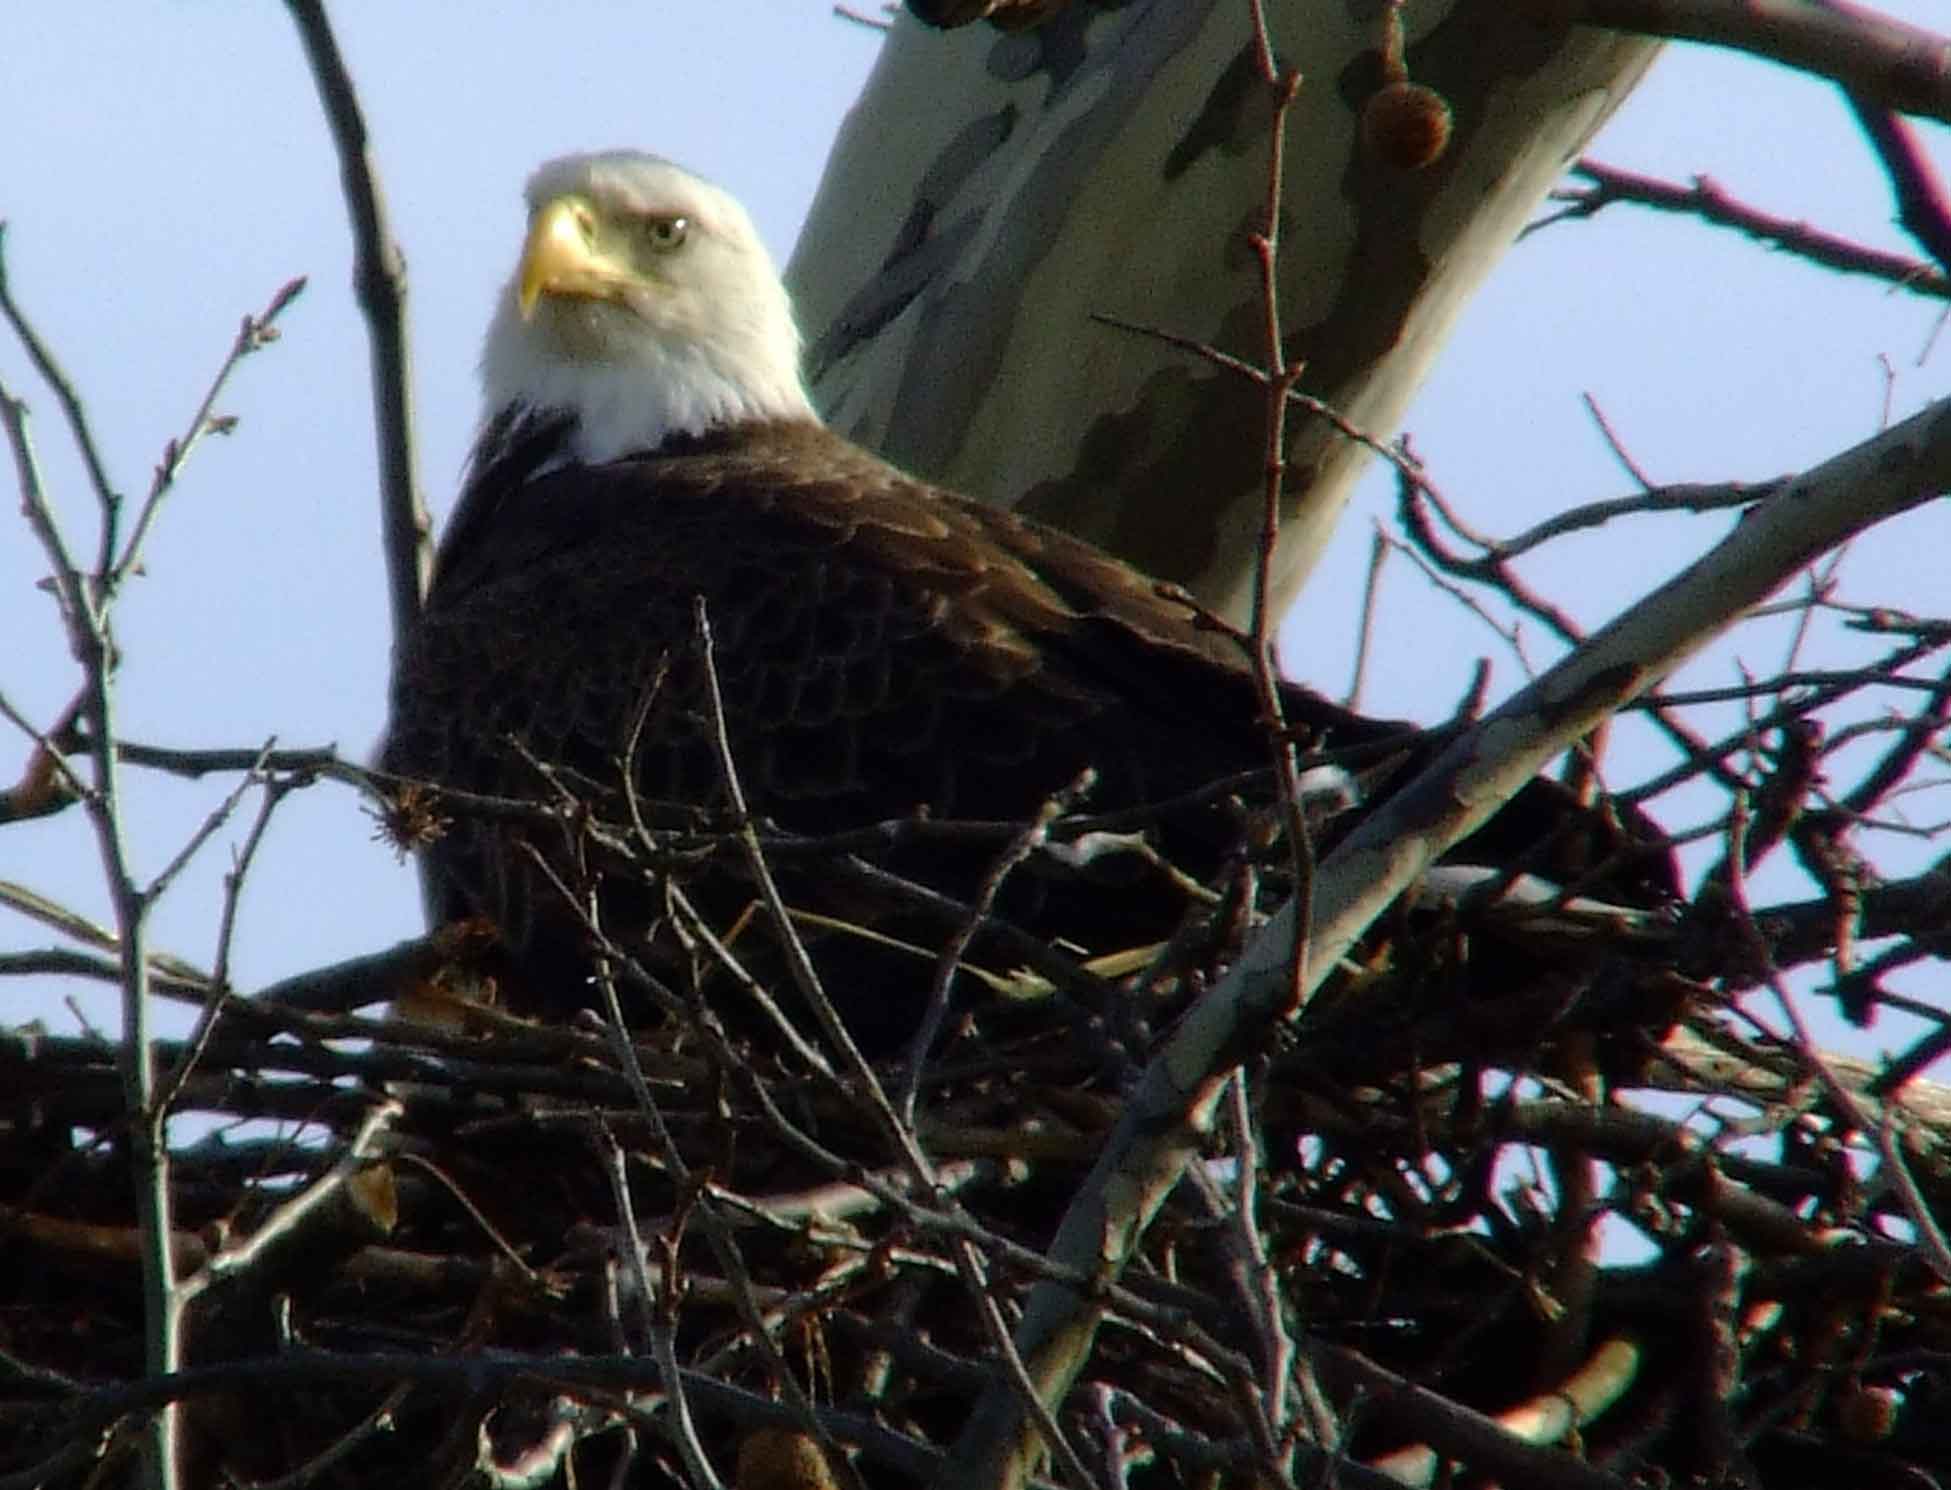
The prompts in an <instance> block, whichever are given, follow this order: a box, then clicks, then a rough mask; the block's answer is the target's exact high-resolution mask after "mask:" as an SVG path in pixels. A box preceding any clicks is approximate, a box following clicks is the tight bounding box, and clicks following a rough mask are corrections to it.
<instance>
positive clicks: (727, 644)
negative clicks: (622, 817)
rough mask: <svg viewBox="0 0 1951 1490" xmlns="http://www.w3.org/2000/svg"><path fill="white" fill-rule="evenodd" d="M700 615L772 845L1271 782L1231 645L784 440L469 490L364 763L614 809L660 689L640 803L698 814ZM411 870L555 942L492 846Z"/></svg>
mask: <svg viewBox="0 0 1951 1490" xmlns="http://www.w3.org/2000/svg"><path fill="white" fill-rule="evenodd" d="M695 597H702V598H703V601H704V604H705V608H706V611H707V613H708V615H709V618H710V622H711V626H712V630H713V632H714V640H715V654H714V657H715V662H714V666H715V671H716V675H717V678H718V682H719V686H720V688H721V691H722V695H723V707H724V721H725V726H726V729H727V732H728V734H729V737H730V742H731V748H732V754H733V757H734V759H735V760H736V763H737V766H738V770H739V773H740V778H741V781H742V784H743V786H744V789H745V792H746V794H747V799H748V804H749V805H750V807H751V808H752V810H753V811H754V812H756V813H758V814H759V815H761V816H762V817H767V818H770V819H772V820H774V821H776V822H777V823H778V824H779V825H780V826H782V827H783V828H786V829H788V830H791V831H796V832H802V833H822V832H828V831H833V830H838V829H843V828H851V827H859V826H861V825H864V824H867V823H871V822H875V821H880V820H884V819H888V818H895V817H901V816H904V815H906V814H909V813H912V812H915V811H917V810H925V811H927V812H928V813H929V814H931V815H932V816H935V817H937V818H965V819H985V820H1022V819H1025V818H1027V817H1029V816H1030V815H1031V814H1033V813H1034V812H1035V811H1036V809H1037V808H1038V807H1039V806H1040V804H1041V803H1042V802H1043V801H1044V800H1046V799H1047V798H1048V797H1049V796H1050V795H1051V794H1052V793H1053V792H1055V791H1057V790H1059V789H1061V788H1062V787H1064V786H1066V785H1068V784H1069V783H1070V782H1071V781H1072V780H1073V779H1075V778H1076V777H1077V776H1078V774H1079V773H1080V772H1082V771H1083V770H1084V769H1085V768H1086V767H1090V768H1093V769H1094V770H1095V771H1096V772H1097V773H1098V780H1099V784H1098V786H1097V788H1096V790H1095V792H1094V794H1093V796H1092V798H1091V803H1090V805H1091V806H1092V808H1093V809H1096V810H1109V809H1114V808H1121V807H1125V806H1130V805H1135V804H1140V803H1145V802H1150V801H1157V800H1161V799H1166V798H1171V797H1174V796H1177V795H1180V794H1183V793H1186V792H1189V791H1192V790H1194V789H1196V788H1198V787H1200V786H1202V785H1204V784H1206V783H1208V782H1210V781H1212V780H1214V779H1215V778H1218V777H1220V776H1223V775H1226V774H1229V773H1233V772H1238V771H1242V770H1248V769H1252V768H1253V767H1256V766H1258V765H1260V764H1263V763H1264V762H1265V760H1266V758H1267V756H1266V746H1265V742H1264V734H1263V732H1262V730H1261V728H1260V726H1259V724H1258V723H1257V719H1256V715H1257V708H1256V702H1255V695H1254V690H1253V687H1252V682H1251V678H1250V675H1249V673H1248V671H1247V668H1246V666H1245V662H1244V658H1243V656H1242V655H1241V652H1240V649H1239V647H1238V645H1237V643H1236V642H1235V641H1234V640H1233V639H1231V638H1229V637H1226V636H1223V635H1219V634H1216V633H1214V632H1212V631H1210V630H1207V629H1204V628H1201V627H1199V626H1197V625H1195V624H1194V622H1193V620H1192V618H1191V617H1190V615H1189V614H1188V612H1187V611H1186V610H1185V608H1184V607H1182V606H1179V605H1176V604H1174V603H1172V602H1169V601H1167V600H1164V599H1161V598H1160V597H1159V596H1158V595H1157V594H1156V593H1155V592H1154V589H1153V586H1152V584H1151V582H1150V581H1149V580H1147V579H1146V578H1145V577H1144V576H1142V575H1140V574H1138V573H1137V572H1136V571H1133V570H1131V569H1130V568H1128V567H1126V566H1124V565H1122V564H1119V563H1117V562H1115V561H1113V560H1111V559H1109V558H1107V557H1106V556H1104V555H1103V554H1102V553H1100V552H1099V551H1098V550H1096V549H1093V548H1091V547H1090V546H1088V545H1086V544H1083V543H1080V542H1077V541H1076V540H1073V539H1070V538H1067V537H1065V536H1063V535H1061V534H1057V533H1055V532H1052V531H1050V530H1048V529H1044V528H1041V527H1038V526H1035V525H1032V524H1029V523H1025V522H1023V521H1022V520H1020V519H1017V518H1015V517H1012V516H1010V515H1009V514H1007V513H1003V512H1000V511H997V510H995V509H993V508H990V507H987V506H984V505H981V504H978V503H974V502H970V501H967V500H965V499H962V498H958V497H955V496H953V495H950V494H947V493H942V492H938V491H935V490H932V489H930V488H927V487H925V486H922V485H920V484H918V483H916V482H913V481H911V480H909V479H908V478H906V477H904V476H902V475H901V474H900V473H899V472H897V471H895V470H894V469H893V468H891V467H889V466H887V465H885V464H883V463H881V462H880V461H878V460H875V459H874V458H873V457H871V456H869V455H867V454H865V453H864V452H862V451H860V450H858V448H857V447H854V446H852V445H850V444H848V443H847V442H845V441H843V440H840V439H839V438H837V437H835V436H833V435H831V434H829V433H827V432H826V431H824V430H822V429H819V428H818V427H816V426H812V425H783V426H757V427H747V428H744V429H741V430H735V431H732V432H729V433H727V434H725V435H721V436H715V437H712V438H711V439H710V440H709V441H700V442H696V443H695V444H694V445H693V447H692V448H690V449H689V450H687V451H686V452H685V453H681V454H675V455H673V454H660V455H658V456H654V457H645V458H641V459H633V460H626V461H621V462H618V463H615V464H613V465H609V466H604V467H597V468H586V467H577V466H571V467H566V468H563V469H560V470H557V471H555V472H552V473H549V474H543V475H539V476H535V477H532V478H528V479H523V473H522V472H521V470H520V468H519V465H517V466H516V468H515V469H513V470H511V471H508V472H505V473H501V474H499V475H498V473H497V471H496V470H494V469H493V468H490V469H489V470H487V471H484V472H482V473H480V474H479V475H478V476H477V477H476V479H475V481H474V482H473V483H472V484H471V486H470V488H469V491H468V493H467V494H466V496H465V497H464V500H463V510H462V511H461V512H460V513H458V514H457V516H456V519H455V522H454V524H453V526H452V528H451V529H450V537H449V539H448V541H447V543H446V545H445V546H444V548H443V551H442V554H441V558H440V563H439V565H438V572H437V575H436V579H435V583H434V587H433V591H432V594H431V596H430V598H429V603H428V606H427V608H426V612H425V614H424V617H423V619H422V621H421V623H420V625H419V627H418V629H417V630H416V632H415V633H414V634H413V635H412V636H411V637H410V638H409V639H408V640H407V642H406V643H405V645H404V647H403V649H402V651H401V653H400V655H399V657H398V658H397V662H396V669H395V685H394V699H393V722H392V727H391V731H390V735H389V738H388V740H387V743H386V746H385V750H384V755H383V760H382V764H383V765H384V767H385V768H386V769H388V770H391V771H395V772H398V773H400V774H402V775H406V776H412V777H417V778H422V779H426V780H430V781H433V782H435V783H438V784H441V785H446V786H450V787H457V788H462V789H466V790H470V791H475V792H484V793H489V794H494V795H500V796H528V797H540V796H543V795H545V792H544V791H543V790H542V786H541V783H540V781H539V780H538V778H537V775H536V773H535V770H534V768H533V766H532V765H531V764H530V763H529V762H528V761H526V760H525V759H524V758H523V756H522V753H521V752H520V751H518V750H517V749H516V748H515V747H514V746H513V745H512V744H511V743H510V742H511V741H514V740H518V741H520V742H521V744H522V745H523V746H524V747H525V748H526V750H527V751H528V752H530V753H532V754H533V756H535V757H536V758H538V759H540V760H544V761H547V762H550V763H551V764H552V765H554V766H557V767H561V768H565V769H566V770H568V771H570V772H573V773H577V775H579V776H580V777H582V778H585V779H587V780H590V781H592V782H595V783H598V784H602V785H614V784H615V783H616V782H617V780H618V767H617V762H618V761H619V760H620V758H621V756H622V753H623V750H624V747H625V743H626V734H627V733H628V731H629V729H630V727H631V724H632V722H633V720H635V719H636V718H637V717H638V715H639V713H640V709H641V706H642V705H643V703H644V701H645V699H646V695H647V692H648V690H649V689H650V687H651V684H652V680H653V679H654V678H656V677H657V676H658V675H659V673H660V670H661V671H663V672H664V681H663V683H662V685H661V687H660V688H659V690H658V692H657V696H656V697H655V699H654V700H652V701H651V706H650V709H649V712H648V714H647V715H645V716H644V725H643V729H642V733H641V736H640V738H639V739H638V741H637V745H636V753H635V757H634V759H635V764H636V778H635V782H636V788H637V791H638V793H639V795H640V796H641V797H642V798H644V799H645V800H648V801H657V802H675V803H689V804H698V805H709V804H712V803H715V802H717V801H719V800H720V769H719V765H718V762H717V759H716V756H715V754H714V751H713V749H712V748H711V744H710V740H709V734H708V731H709V726H710V716H709V710H708V708H707V706H706V702H705V698H704V694H703V691H702V688H703V681H704V680H703V676H702V672H701V669H700V668H699V666H698V662H697V655H696V649H695V646H694V640H695V638H694V632H695V626H694V619H693V616H694V598H695ZM1287 704H1288V710H1289V717H1290V721H1291V722H1293V723H1295V724H1298V725H1301V726H1304V727H1305V728H1306V729H1308V730H1309V731H1310V733H1311V735H1312V736H1314V737H1315V738H1317V739H1321V740H1325V741H1326V742H1327V743H1328V744H1330V745H1336V746H1348V745H1364V744H1375V743H1378V742H1383V741H1388V740H1391V739H1403V740H1405V741H1406V740H1408V739H1411V738H1413V736H1414V732H1413V731H1412V730H1410V729H1409V728H1408V727H1407V726H1403V725H1397V724H1388V723H1377V722H1374V721H1370V720H1365V719H1362V718H1360V717H1359V716H1357V715H1354V714H1352V713H1350V712H1349V711H1347V710H1345V709H1342V708H1340V707H1338V706H1336V705H1334V704H1331V703H1329V702H1328V701H1326V700H1323V699H1321V698H1319V697H1317V696H1315V695H1313V694H1310V693H1307V692H1305V691H1303V690H1299V689H1293V690H1290V691H1289V694H1288V699H1287ZM1540 790H1541V791H1546V792H1549V789H1548V788H1546V787H1542V786H1541V787H1540ZM1565 809H1566V803H1565V801H1564V800H1562V798H1561V797H1551V798H1550V800H1549V802H1548V803H1545V804H1542V805H1539V804H1534V806H1533V808H1532V809H1531V811H1532V812H1534V813H1535V814H1538V815H1540V816H1542V817H1543V818H1544V819H1546V820H1544V821H1542V822H1540V823H1539V824H1536V825H1527V826H1526V827H1525V833H1526V834H1527V835H1528V836H1529V837H1531V838H1533V839H1536V838H1539V837H1542V836H1545V835H1546V834H1548V832H1549V830H1550V827H1551V821H1550V820H1551V819H1555V818H1556V817H1557V816H1558V815H1560V814H1561V813H1562V812H1563V811H1564V810H1565ZM433 852H434V853H435V855H436V859H437V869H438V870H439V871H440V872H441V873H442V874H444V876H445V878H446V879H447V881H448V882H449V885H450V888H451V889H452V890H453V891H454V892H455V893H454V895H453V898H452V902H451V905H450V909H452V910H454V911H457V912H458V911H460V910H463V909H471V910H476V911H480V912H484V913H486V914H488V915H489V916H491V917H492V918H494V919H495V920H496V921H497V922H498V923H500V924H501V925H502V926H503V927H504V929H505V930H506V931H507V932H508V933H509V935H510V937H511V939H513V940H514V941H515V942H516V943H517V945H518V946H519V945H520V944H522V943H523V942H524V941H525V940H527V938H528V937H529V936H530V935H531V934H533V932H534V930H535V927H536V926H538V925H540V924H541V923H542V922H543V921H546V920H547V919H548V917H547V916H546V914H545V913H544V910H543V906H542V904H541V903H540V902H541V900H544V899H546V900H553V898H554V892H553V891H552V890H551V889H550V888H549V887H547V886H546V885H545V884H538V883H537V878H536V876H535V875H534V874H533V872H532V871H531V870H530V869H529V868H528V867H527V863H526V860H525V859H523V858H522V857H521V856H520V855H519V854H516V853H513V852H512V851H511V849H510V845H509V843H508V841H507V839H506V837H505V834H504V832H503V830H497V829H495V828H494V827H492V826H490V825H476V826H467V825H463V826H462V827H460V828H457V829H456V830H455V831H454V832H453V833H452V834H450V835H449V837H448V838H447V839H445V840H443V841H442V842H441V843H440V844H438V845H436V847H435V849H434V850H433ZM963 888H964V889H966V888H967V887H966V886H964V887H963Z"/></svg>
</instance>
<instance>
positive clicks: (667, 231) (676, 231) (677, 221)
mask: <svg viewBox="0 0 1951 1490" xmlns="http://www.w3.org/2000/svg"><path fill="white" fill-rule="evenodd" d="M690 232H691V219H690V218H688V217H653V218H650V219H649V220H647V221H646V222H645V224H644V238H645V240H646V241H648V242H649V244H650V246H651V247H652V248H654V249H656V250H657V251H658V252H659V253H669V252H670V251H671V250H672V249H674V248H678V247H681V246H682V245H683V243H684V240H685V239H686V238H687V237H688V236H689V235H690Z"/></svg>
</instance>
